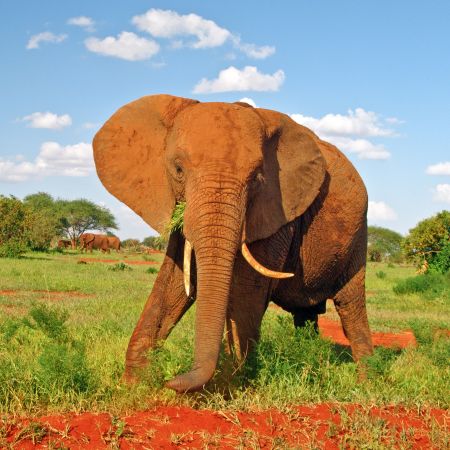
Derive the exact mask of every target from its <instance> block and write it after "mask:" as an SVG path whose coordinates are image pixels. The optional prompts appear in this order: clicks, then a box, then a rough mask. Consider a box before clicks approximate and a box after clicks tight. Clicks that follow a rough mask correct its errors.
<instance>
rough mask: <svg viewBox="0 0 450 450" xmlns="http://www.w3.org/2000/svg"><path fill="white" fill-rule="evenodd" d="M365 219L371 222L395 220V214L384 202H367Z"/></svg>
mask: <svg viewBox="0 0 450 450" xmlns="http://www.w3.org/2000/svg"><path fill="white" fill-rule="evenodd" d="M367 218H368V220H369V221H371V222H377V221H379V220H381V221H392V220H397V213H396V212H395V211H394V210H393V209H392V208H391V207H390V206H389V205H387V204H386V203H385V202H374V201H369V210H368V212H367Z"/></svg>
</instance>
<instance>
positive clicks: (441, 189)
mask: <svg viewBox="0 0 450 450" xmlns="http://www.w3.org/2000/svg"><path fill="white" fill-rule="evenodd" d="M433 200H434V201H435V202H440V203H450V184H446V183H443V184H438V185H437V186H436V187H435V189H434V195H433Z"/></svg>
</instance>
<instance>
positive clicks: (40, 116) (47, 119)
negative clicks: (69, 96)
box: [22, 111, 72, 130]
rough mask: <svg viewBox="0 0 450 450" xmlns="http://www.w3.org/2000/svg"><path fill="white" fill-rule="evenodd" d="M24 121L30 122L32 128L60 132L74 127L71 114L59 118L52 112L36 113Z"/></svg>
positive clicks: (23, 119)
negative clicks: (71, 126)
mask: <svg viewBox="0 0 450 450" xmlns="http://www.w3.org/2000/svg"><path fill="white" fill-rule="evenodd" d="M22 121H24V122H28V126H29V127H30V128H48V129H51V130H60V129H62V128H65V127H68V126H70V125H72V118H71V117H70V116H69V114H63V115H61V116H58V115H57V114H54V113H51V112H48V111H47V112H34V113H32V114H30V115H28V116H25V117H23V118H22Z"/></svg>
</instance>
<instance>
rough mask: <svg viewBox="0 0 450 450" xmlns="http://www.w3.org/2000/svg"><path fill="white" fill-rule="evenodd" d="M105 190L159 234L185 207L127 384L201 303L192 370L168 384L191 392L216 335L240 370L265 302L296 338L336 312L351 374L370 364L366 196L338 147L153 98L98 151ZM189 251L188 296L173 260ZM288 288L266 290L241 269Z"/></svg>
mask: <svg viewBox="0 0 450 450" xmlns="http://www.w3.org/2000/svg"><path fill="white" fill-rule="evenodd" d="M94 157H95V162H96V167H97V172H98V175H99V177H100V179H101V180H102V182H103V184H104V185H105V187H106V188H107V189H108V190H109V191H110V192H111V193H112V194H113V195H115V196H116V197H117V198H118V199H119V200H121V201H123V202H124V203H126V204H127V205H128V206H130V207H131V208H132V209H133V210H134V211H136V212H137V213H138V214H139V215H140V216H141V217H142V218H143V219H144V220H145V221H147V222H148V223H149V224H150V225H151V226H152V227H153V228H154V229H156V230H157V231H159V232H162V231H163V230H164V228H165V225H166V224H167V222H168V221H169V220H170V217H171V213H172V211H173V208H174V206H175V203H176V202H177V201H186V209H185V215H184V229H183V234H180V233H179V232H174V233H172V235H171V236H170V239H169V245H168V249H167V253H166V257H165V259H164V262H163V265H162V267H161V269H160V271H159V274H158V277H157V279H156V282H155V285H154V287H153V290H152V293H151V294H150V297H149V298H148V300H147V303H146V305H145V307H144V310H143V312H142V314H141V316H140V318H139V321H138V323H137V326H136V328H135V330H134V332H133V335H132V337H131V339H130V342H129V345H128V350H127V355H126V369H125V378H126V379H128V380H134V379H136V376H137V374H138V373H139V369H141V368H143V367H145V366H146V365H147V359H146V353H147V351H148V350H149V349H151V348H154V347H155V346H156V345H157V344H158V343H160V342H161V341H163V340H164V339H166V338H167V336H168V335H169V333H170V330H171V329H172V328H173V326H174V325H176V323H177V322H178V321H179V320H180V319H181V317H182V316H183V314H184V313H185V312H186V311H187V310H188V309H189V307H190V306H191V304H192V303H193V302H194V300H195V301H196V303H197V308H196V320H195V340H194V364H193V367H192V370H191V371H190V372H188V373H185V374H181V375H178V376H177V377H175V378H174V379H173V380H171V381H169V382H168V383H167V386H168V387H170V388H172V389H175V390H176V391H177V392H186V391H194V390H198V389H201V388H202V386H204V385H205V383H207V382H208V381H209V380H210V378H211V377H212V376H213V373H214V370H215V368H216V364H217V360H218V355H219V351H220V345H221V341H222V337H223V333H224V329H225V331H226V333H225V334H226V341H227V348H228V349H229V350H230V351H231V350H233V353H234V354H235V355H236V357H237V358H238V360H242V359H243V358H245V357H246V355H247V354H248V352H249V351H250V350H251V348H252V346H253V344H254V342H255V341H257V339H258V337H259V330H260V325H261V320H262V317H263V315H264V312H265V310H266V309H267V305H268V303H269V301H270V300H271V301H274V302H275V303H276V304H278V305H279V306H281V307H282V308H284V309H285V310H287V311H289V312H291V313H292V315H293V319H294V323H295V325H296V326H303V325H304V324H305V321H306V320H312V321H313V322H314V321H317V314H319V313H322V312H324V308H325V301H326V299H328V298H331V299H333V300H334V303H335V306H336V309H337V311H338V313H339V316H340V318H341V321H342V325H343V328H344V331H345V334H346V335H347V337H348V339H349V340H350V343H351V347H352V353H353V357H354V359H355V360H356V361H358V360H360V359H361V357H363V356H365V355H369V354H370V353H371V352H372V342H371V335H370V330H369V326H368V321H367V314H366V307H365V290H364V278H365V265H366V246H367V225H366V212H367V193H366V189H365V187H364V184H363V182H362V180H361V178H360V177H359V175H358V173H357V172H356V170H355V169H354V167H353V166H352V164H351V163H350V162H349V161H348V159H347V158H346V157H345V156H344V155H343V154H342V153H341V152H340V151H339V150H338V149H337V148H336V147H334V146H332V145H330V144H328V143H326V142H323V141H321V140H320V139H319V138H318V137H317V136H316V135H314V133H312V132H311V131H310V130H308V129H307V128H305V127H302V126H300V125H298V124H297V123H295V122H294V121H292V120H291V119H290V118H289V117H288V116H286V115H284V114H281V113H278V112H275V111H269V110H263V109H256V108H252V107H249V105H246V104H242V103H237V104H227V103H199V102H197V101H194V100H189V99H184V98H178V97H172V96H168V95H155V96H149V97H143V98H141V99H139V100H137V101H135V102H132V103H130V104H128V105H125V106H124V107H123V108H121V109H119V110H118V111H117V112H116V113H115V114H114V115H113V116H112V117H111V118H110V119H109V120H108V121H107V122H106V124H105V125H104V126H103V127H102V129H101V130H100V131H99V132H98V133H97V135H96V136H95V138H94ZM185 239H187V240H188V241H189V242H190V243H191V244H192V247H193V255H194V256H193V257H192V260H193V264H192V265H193V268H192V272H191V278H190V285H191V286H190V296H189V297H188V296H187V295H186V293H185V288H184V285H183V248H184V244H185ZM242 242H246V243H247V245H248V247H249V249H250V251H251V253H252V254H253V256H254V257H255V258H256V259H257V260H258V262H259V263H261V264H263V265H264V266H266V267H267V268H269V269H273V270H276V271H284V272H292V273H294V274H295V276H294V277H292V278H288V279H283V280H276V279H272V278H267V277H265V276H262V275H261V274H260V273H258V272H256V271H255V270H254V269H253V268H252V267H251V266H250V265H249V264H248V263H247V262H246V261H245V260H244V258H243V255H242V253H241V243H242Z"/></svg>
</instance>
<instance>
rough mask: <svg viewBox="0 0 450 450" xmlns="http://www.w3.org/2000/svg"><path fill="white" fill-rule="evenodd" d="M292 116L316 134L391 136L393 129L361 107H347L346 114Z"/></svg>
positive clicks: (377, 116) (374, 114) (376, 115)
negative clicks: (316, 116)
mask: <svg viewBox="0 0 450 450" xmlns="http://www.w3.org/2000/svg"><path fill="white" fill-rule="evenodd" d="M292 118H293V119H294V120H295V121H296V122H298V123H301V124H302V125H305V126H306V127H308V128H311V129H312V130H314V131H315V132H316V133H317V134H319V135H320V134H326V135H331V136H351V135H357V136H367V137H369V136H372V137H373V136H377V137H383V136H393V135H394V134H395V133H394V131H393V130H391V129H389V128H386V127H385V126H384V125H383V124H382V121H381V118H380V116H379V115H378V114H376V113H374V112H372V111H365V110H364V109H363V108H356V109H355V110H354V111H353V110H351V109H349V110H348V113H347V115H345V116H344V115H342V114H326V115H325V116H323V117H320V118H318V119H317V118H315V117H308V116H303V115H301V114H292Z"/></svg>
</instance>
